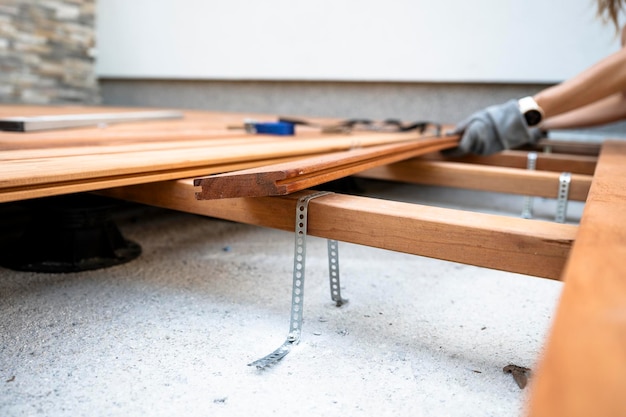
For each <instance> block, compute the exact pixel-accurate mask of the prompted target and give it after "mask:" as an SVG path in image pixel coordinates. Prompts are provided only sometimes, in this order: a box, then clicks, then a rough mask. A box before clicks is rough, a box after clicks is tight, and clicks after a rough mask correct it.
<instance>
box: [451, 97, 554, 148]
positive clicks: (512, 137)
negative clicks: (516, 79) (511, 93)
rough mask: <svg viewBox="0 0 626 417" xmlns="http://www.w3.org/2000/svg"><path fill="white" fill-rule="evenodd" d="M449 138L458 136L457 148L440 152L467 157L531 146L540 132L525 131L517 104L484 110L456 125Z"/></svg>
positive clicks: (525, 126)
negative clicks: (472, 154)
mask: <svg viewBox="0 0 626 417" xmlns="http://www.w3.org/2000/svg"><path fill="white" fill-rule="evenodd" d="M450 133H451V134H462V135H463V136H462V137H461V141H460V142H459V146H458V147H457V148H454V149H450V150H447V151H444V153H445V154H446V155H448V156H461V155H465V154H467V153H474V154H477V155H491V154H493V153H496V152H500V151H502V150H504V149H511V148H516V147H519V146H521V145H524V144H528V143H535V142H536V141H537V140H538V139H539V138H540V137H541V136H542V132H541V131H540V130H539V129H537V128H532V129H531V128H529V127H528V125H527V124H526V120H524V116H523V115H522V113H521V112H520V110H519V106H518V104H517V100H509V101H507V102H506V103H504V104H499V105H496V106H490V107H487V108H486V109H484V110H480V111H478V112H476V113H474V114H472V115H471V116H470V117H468V118H467V119H465V120H464V121H463V122H461V123H459V124H458V125H457V126H456V127H455V128H454V130H453V131H452V132H450Z"/></svg>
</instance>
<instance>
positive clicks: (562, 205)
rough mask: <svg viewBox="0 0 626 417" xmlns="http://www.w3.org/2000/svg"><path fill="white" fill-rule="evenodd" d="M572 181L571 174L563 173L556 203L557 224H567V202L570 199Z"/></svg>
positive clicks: (555, 219)
mask: <svg viewBox="0 0 626 417" xmlns="http://www.w3.org/2000/svg"><path fill="white" fill-rule="evenodd" d="M571 181H572V174H571V173H569V172H563V173H561V175H560V177H559V192H558V196H557V202H556V216H555V218H554V221H555V222H557V223H565V218H566V216H567V202H568V197H569V186H570V183H571Z"/></svg>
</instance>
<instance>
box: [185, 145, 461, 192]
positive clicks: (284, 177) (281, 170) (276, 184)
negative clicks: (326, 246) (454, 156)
mask: <svg viewBox="0 0 626 417" xmlns="http://www.w3.org/2000/svg"><path fill="white" fill-rule="evenodd" d="M458 140H459V138H458V136H448V137H436V138H428V137H424V138H420V139H416V140H414V141H411V142H409V143H398V144H392V145H382V146H371V147H368V148H362V149H352V150H348V151H344V152H335V153H331V154H325V155H322V156H317V157H313V158H303V159H298V160H295V161H293V162H288V163H283V164H279V165H269V166H268V165H264V166H262V167H259V168H252V169H248V170H245V171H236V172H229V173H226V174H219V175H214V176H211V177H206V178H198V179H196V180H195V181H194V185H196V186H200V187H201V191H199V192H198V193H196V198H197V199H199V200H211V199H216V198H234V197H263V196H276V195H286V194H290V193H293V192H295V191H301V190H304V189H307V188H310V187H315V186H316V185H319V184H323V183H326V182H329V181H332V180H336V179H339V178H343V177H347V176H349V175H353V174H356V173H358V172H361V171H363V170H365V169H368V168H371V167H375V166H380V165H385V164H389V163H393V162H396V161H401V160H403V159H407V158H412V157H414V156H417V155H422V154H424V153H428V152H433V151H439V150H442V149H446V148H450V147H453V146H456V143H457V142H458Z"/></svg>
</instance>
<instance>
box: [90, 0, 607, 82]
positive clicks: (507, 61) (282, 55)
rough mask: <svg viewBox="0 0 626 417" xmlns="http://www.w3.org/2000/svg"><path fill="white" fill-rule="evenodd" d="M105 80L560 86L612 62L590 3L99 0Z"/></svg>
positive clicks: (558, 0) (580, 0)
mask: <svg viewBox="0 0 626 417" xmlns="http://www.w3.org/2000/svg"><path fill="white" fill-rule="evenodd" d="M97 4H98V11H97V16H98V20H97V39H98V40H97V54H98V55H97V57H98V58H97V73H98V74H99V76H100V77H108V78H116V77H120V78H169V79H217V80H248V79H252V80H329V81H417V82H422V81H424V82H429V81H445V82H520V83H526V82H530V83H532V82H558V81H561V80H563V79H566V78H569V77H570V76H572V75H574V74H576V73H577V72H579V71H581V70H583V69H584V68H586V67H587V66H589V65H591V64H592V63H594V62H595V61H597V60H598V59H600V58H602V57H603V56H606V55H607V54H609V53H611V52H613V51H615V50H616V49H617V47H618V39H617V37H616V36H614V30H613V28H612V27H611V26H608V25H607V26H603V25H602V24H601V23H600V22H599V21H598V20H597V19H596V18H595V2H594V1H593V0H291V1H290V0H257V1H255V0H221V1H218V0H98V2H97Z"/></svg>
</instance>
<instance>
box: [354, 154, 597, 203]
mask: <svg viewBox="0 0 626 417" xmlns="http://www.w3.org/2000/svg"><path fill="white" fill-rule="evenodd" d="M358 175H359V176H360V177H364V178H375V179H382V180H390V181H402V182H407V183H413V184H425V185H435V186H445V187H457V188H466V189H471V190H480V191H492V192H499V193H509V194H520V195H529V196H536V197H546V198H557V197H558V190H559V176H560V174H559V173H556V172H546V171H537V170H534V171H529V170H526V169H517V168H505V167H496V166H484V165H476V164H467V163H461V162H444V161H429V160H423V159H420V158H416V159H411V160H407V161H402V162H397V163H395V164H392V165H386V166H379V167H375V168H372V169H369V170H367V171H364V172H361V173H359V174H358ZM591 180H592V177H591V176H590V175H581V174H572V176H571V182H570V188H569V194H568V199H569V200H574V201H585V199H586V198H587V193H588V192H589V187H590V186H591Z"/></svg>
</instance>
